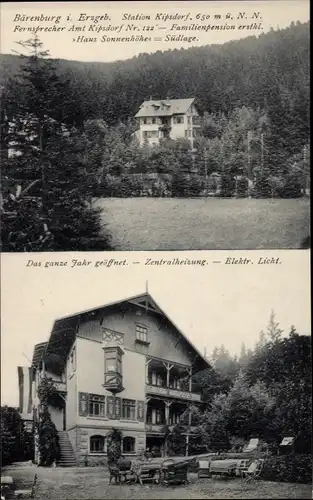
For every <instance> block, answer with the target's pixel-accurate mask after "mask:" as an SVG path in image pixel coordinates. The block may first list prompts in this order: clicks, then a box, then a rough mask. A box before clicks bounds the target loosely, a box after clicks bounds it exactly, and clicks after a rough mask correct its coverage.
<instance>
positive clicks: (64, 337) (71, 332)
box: [33, 293, 209, 372]
mask: <svg viewBox="0 0 313 500" xmlns="http://www.w3.org/2000/svg"><path fill="white" fill-rule="evenodd" d="M123 303H129V304H134V305H136V306H139V307H142V308H144V309H146V310H147V311H149V312H152V313H154V314H159V315H161V316H163V317H165V318H166V319H167V321H169V323H170V324H171V325H172V326H173V327H174V328H175V330H176V331H177V333H178V336H179V337H181V339H182V341H183V342H184V343H186V344H187V345H188V347H189V349H190V351H191V352H192V354H193V355H194V362H193V365H194V367H196V371H200V370H204V369H206V368H209V363H208V361H207V360H206V359H205V357H204V356H203V355H202V354H201V353H200V351H199V350H198V349H197V348H196V347H195V346H194V345H193V344H192V343H191V342H190V340H189V339H188V338H187V337H186V336H185V335H184V334H183V332H182V331H181V330H180V329H179V328H178V326H176V325H175V323H174V322H173V321H172V320H171V319H170V318H169V317H168V315H167V314H166V313H165V312H164V311H163V310H162V309H161V308H160V306H159V305H158V304H157V303H156V302H155V300H154V299H153V297H152V296H151V295H150V294H149V293H144V294H139V295H134V296H132V297H128V298H124V299H122V300H118V301H115V302H110V303H108V304H105V305H102V306H99V307H95V308H93V309H88V310H85V311H81V312H78V313H75V314H73V315H70V316H66V317H63V318H59V319H57V320H56V321H55V322H54V324H53V328H52V331H51V334H50V339H49V341H48V342H47V346H44V345H43V344H44V343H43V344H42V345H40V347H39V346H36V347H35V351H36V350H37V352H38V350H39V351H41V353H42V355H43V356H45V357H46V358H47V360H49V359H50V362H51V363H53V365H54V367H53V368H54V370H55V371H56V372H57V371H60V372H61V371H62V369H63V366H62V365H63V363H65V362H66V358H67V355H68V352H69V350H70V348H71V345H72V344H73V342H74V340H75V338H76V332H77V329H78V326H79V322H80V320H81V317H82V316H85V315H86V316H90V315H93V313H95V312H96V311H100V310H101V311H102V310H105V309H107V308H110V307H113V306H119V305H120V306H122V304H123ZM38 347H39V349H38ZM37 356H38V355H37ZM37 356H34V357H37ZM36 361H37V363H38V361H39V360H38V358H37V360H36ZM33 364H35V363H33ZM58 365H59V369H58Z"/></svg>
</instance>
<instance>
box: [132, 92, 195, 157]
mask: <svg viewBox="0 0 313 500" xmlns="http://www.w3.org/2000/svg"><path fill="white" fill-rule="evenodd" d="M135 118H136V119H137V120H138V123H139V127H140V128H139V130H138V132H137V134H136V135H137V138H138V139H139V142H140V145H141V146H142V145H143V144H148V145H156V144H158V143H159V141H160V139H162V138H169V139H180V138H183V137H185V138H187V139H189V141H190V143H191V149H193V148H194V141H195V138H196V137H199V136H200V130H201V123H200V115H199V112H198V109H197V106H196V104H195V99H194V98H190V99H161V100H158V101H155V100H150V101H144V102H143V103H142V104H141V106H140V108H139V111H138V112H137V114H136V115H135Z"/></svg>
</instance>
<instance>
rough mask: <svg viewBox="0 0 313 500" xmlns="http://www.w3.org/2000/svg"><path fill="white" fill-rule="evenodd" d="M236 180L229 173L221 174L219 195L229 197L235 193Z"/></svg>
mask: <svg viewBox="0 0 313 500" xmlns="http://www.w3.org/2000/svg"><path fill="white" fill-rule="evenodd" d="M235 189H236V181H235V179H234V178H233V177H232V176H230V175H223V176H222V177H221V192H220V196H221V197H223V198H230V197H231V196H233V194H234V193H235Z"/></svg>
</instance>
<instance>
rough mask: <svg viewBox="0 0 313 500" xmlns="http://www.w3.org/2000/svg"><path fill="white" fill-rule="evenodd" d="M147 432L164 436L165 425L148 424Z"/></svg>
mask: <svg viewBox="0 0 313 500" xmlns="http://www.w3.org/2000/svg"><path fill="white" fill-rule="evenodd" d="M145 428H146V432H155V433H157V434H164V433H165V430H164V424H163V425H162V424H146V426H145Z"/></svg>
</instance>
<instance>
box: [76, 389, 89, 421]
mask: <svg viewBox="0 0 313 500" xmlns="http://www.w3.org/2000/svg"><path fill="white" fill-rule="evenodd" d="M78 397H79V415H80V416H81V417H87V415H88V399H89V394H88V392H79V393H78Z"/></svg>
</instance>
